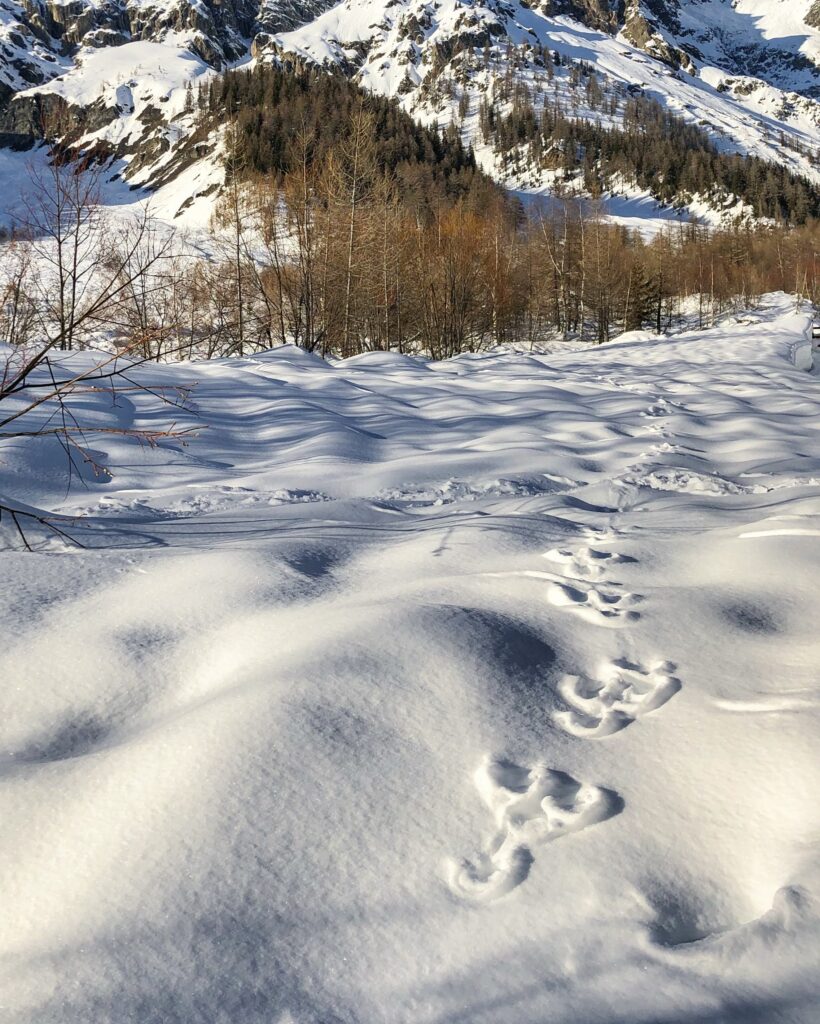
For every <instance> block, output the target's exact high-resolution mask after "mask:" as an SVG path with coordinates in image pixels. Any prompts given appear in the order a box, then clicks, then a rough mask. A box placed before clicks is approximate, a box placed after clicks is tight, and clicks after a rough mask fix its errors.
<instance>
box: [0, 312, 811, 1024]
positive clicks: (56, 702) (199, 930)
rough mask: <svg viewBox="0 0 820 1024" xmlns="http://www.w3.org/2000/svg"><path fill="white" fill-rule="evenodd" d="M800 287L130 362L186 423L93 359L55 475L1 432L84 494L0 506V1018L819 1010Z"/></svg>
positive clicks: (44, 446) (645, 1016) (807, 426)
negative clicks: (564, 345) (608, 339)
mask: <svg viewBox="0 0 820 1024" xmlns="http://www.w3.org/2000/svg"><path fill="white" fill-rule="evenodd" d="M807 322H808V320H807V317H806V316H805V315H804V314H795V313H794V311H793V305H792V304H791V303H790V302H789V301H788V300H786V299H784V298H782V297H781V298H773V299H772V300H770V303H769V306H768V308H764V309H762V310H760V311H758V312H757V313H756V314H754V315H750V316H749V317H748V318H745V319H744V320H743V321H741V322H731V323H729V324H726V325H724V326H721V327H717V328H714V329H713V330H710V331H706V332H703V333H701V334H691V335H684V336H680V337H677V338H674V339H666V338H662V339H659V338H652V337H648V336H646V335H641V336H634V337H631V338H625V339H623V340H622V341H620V342H616V343H613V344H610V345H607V346H604V347H603V348H601V349H596V350H591V351H587V352H578V353H565V354H555V355H552V356H548V355H547V356H536V355H526V354H523V355H510V354H503V353H499V354H488V355H482V356H464V357H461V358H459V359H456V360H453V361H450V362H447V363H438V364H436V363H426V362H423V361H420V360H413V359H410V358H406V357H400V356H396V355H384V354H380V355H376V354H372V355H365V356H359V357H356V358H355V359H351V360H348V361H346V362H343V363H336V364H333V365H328V364H324V363H322V362H321V361H320V360H318V359H317V358H315V357H312V356H310V355H306V354H304V353H301V352H299V351H296V350H292V349H279V350H276V351H273V352H271V353H268V354H265V355H262V356H256V357H253V358H250V359H245V360H228V361H221V362H210V363H202V364H180V365H174V366H172V365H163V366H152V367H145V368H143V369H141V370H139V371H138V372H139V374H140V376H141V377H142V379H144V380H145V381H147V382H150V383H152V384H153V385H171V384H190V383H192V382H196V387H195V389H194V392H193V398H192V401H191V405H190V408H189V410H188V412H184V413H179V412H177V411H175V412H174V417H175V418H176V419H177V420H178V423H179V425H181V426H198V427H199V428H200V433H199V435H198V436H197V437H196V438H193V439H192V440H191V441H190V443H189V444H188V446H186V447H182V446H180V445H179V444H178V443H172V442H169V443H165V444H161V445H160V447H159V448H157V449H155V450H148V449H142V448H139V447H137V446H134V445H131V444H127V443H125V442H123V441H119V440H118V439H117V438H116V437H115V436H114V435H111V434H108V435H104V434H99V433H94V432H93V427H94V426H95V425H96V426H98V427H103V426H112V425H121V426H126V427H127V426H129V425H131V424H137V425H148V424H150V425H152V426H154V427H156V426H158V425H160V424H163V423H166V422H167V421H168V418H169V415H170V414H169V412H168V410H167V409H163V407H162V406H160V405H159V403H158V401H157V399H156V398H154V397H152V396H149V395H137V394H134V393H131V394H129V395H127V396H123V397H122V398H121V399H120V400H119V402H118V403H117V406H116V407H112V405H111V403H110V399H106V397H105V395H104V394H102V393H97V394H96V395H94V396H87V397H86V398H84V399H83V406H82V409H79V408H78V410H77V411H78V413H79V414H80V415H81V417H82V419H83V421H84V422H85V423H86V424H88V425H89V427H90V428H91V433H90V440H91V442H92V443H93V446H94V448H95V449H97V450H98V453H99V455H98V458H99V461H101V462H102V463H104V464H106V465H107V466H108V467H109V473H108V474H107V475H102V476H99V477H96V478H95V477H93V475H92V474H91V473H90V472H87V474H86V475H87V476H88V490H83V489H76V488H75V489H72V491H71V493H70V494H69V495H68V496H66V494H65V476H64V474H63V473H62V472H61V463H60V461H59V458H58V455H59V453H58V452H57V450H56V448H54V449H52V448H51V447H50V445H49V444H48V443H47V442H46V441H41V442H32V441H29V442H19V443H15V444H6V445H5V446H4V450H3V453H2V459H3V461H2V463H1V464H0V492H2V493H6V494H14V495H15V496H16V497H17V499H19V500H20V501H27V502H30V503H32V504H34V505H38V506H40V507H47V508H51V509H54V508H57V507H61V508H63V509H64V510H65V511H67V512H74V513H76V512H77V511H79V510H80V509H84V508H86V509H89V510H90V511H91V514H92V518H91V519H89V520H86V521H84V522H83V523H79V524H76V526H75V532H76V535H77V536H78V537H79V538H81V539H83V541H84V542H85V543H86V544H87V545H88V547H87V549H85V550H78V551H71V550H69V549H67V548H66V546H65V545H64V544H63V543H62V542H60V541H59V540H58V539H56V538H52V539H48V538H45V537H42V538H39V539H38V541H37V543H38V544H41V545H42V550H41V552H40V553H38V554H34V555H26V554H24V553H22V552H15V551H13V550H11V547H12V546H13V545H14V544H15V542H16V541H15V538H14V535H13V532H12V531H11V529H10V528H8V526H7V524H4V529H5V531H6V532H4V533H3V534H2V541H3V543H4V545H5V550H4V551H3V552H2V555H0V558H2V563H3V571H4V580H5V581H6V585H5V586H4V587H3V588H2V590H0V623H2V629H3V633H4V636H5V637H6V641H5V643H4V645H3V649H2V652H0V678H2V680H3V682H4V684H5V685H4V686H3V687H2V688H0V703H1V704H2V708H0V751H2V754H0V761H2V772H1V773H0V821H2V822H3V828H2V830H0V877H2V879H3V895H4V906H3V915H2V918H0V949H2V953H3V956H2V961H0V963H1V964H2V966H1V967H0V971H2V978H1V979H0V991H2V992H3V998H2V1003H3V1010H4V1014H5V1019H8V1020H10V1021H11V1020H13V1021H14V1022H15V1024H35V1022H36V1024H49V1022H55V1024H57V1022H59V1024H74V1022H77V1024H79V1022H81V1021H82V1022H86V1021H112V1022H113V1021H117V1022H119V1021H126V1020H138V1021H140V1024H160V1022H161V1024H206V1022H207V1024H212V1022H223V1021H224V1022H230V1024H329V1022H331V1021H332V1022H334V1024H434V1022H435V1024H445V1022H446V1024H456V1022H459V1024H463V1022H470V1024H524V1022H528V1024H529V1022H532V1024H544V1022H545V1021H549V1022H550V1024H578V1022H581V1021H582V1022H583V1024H604V1022H606V1024H616V1022H617V1024H627V1022H628V1024H650V1022H658V1021H670V1022H671V1021H675V1022H676V1024H678V1022H687V1024H694V1022H696V1021H697V1022H700V1024H707V1022H710V1024H718V1022H721V1024H727V1022H733V1024H750V1022H757V1024H764V1022H765V1024H770V1022H774V1021H777V1022H778V1024H783V1022H789V1024H797V1022H800V1024H815V1022H816V1019H817V1018H816V1007H817V1005H818V999H820V990H818V979H817V974H816V963H817V957H818V953H819V952H820V817H818V807H817V800H816V793H817V788H818V785H819V784H820V766H819V765H818V760H817V750H816V736H817V728H818V722H819V721H820V688H818V678H817V672H816V669H817V659H818V653H820V651H818V639H817V629H816V624H815V623H814V621H813V618H814V617H813V615H812V614H811V610H812V609H813V607H814V605H815V603H816V580H817V576H818V570H820V565H818V543H817V538H818V536H820V426H819V424H820V415H819V414H820V391H818V380H817V378H816V377H812V376H810V375H809V373H807V372H806V368H807V367H808V366H809V365H810V360H811V353H810V342H808V341H807V340H806V326H807ZM88 358H89V356H87V355H78V356H75V357H73V359H72V362H73V364H74V365H75V366H76V364H77V362H78V361H82V360H87V359H88ZM64 525H69V524H64ZM70 528H71V527H70V525H69V529H70Z"/></svg>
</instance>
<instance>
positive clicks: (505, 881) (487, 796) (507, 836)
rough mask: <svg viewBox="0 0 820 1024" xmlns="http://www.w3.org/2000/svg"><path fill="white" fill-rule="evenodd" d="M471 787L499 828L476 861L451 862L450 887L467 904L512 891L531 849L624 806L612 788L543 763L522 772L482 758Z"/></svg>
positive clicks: (529, 859)
mask: <svg viewBox="0 0 820 1024" xmlns="http://www.w3.org/2000/svg"><path fill="white" fill-rule="evenodd" d="M475 783H476V787H477V788H478V791H479V794H480V795H481V798H482V799H483V800H484V802H485V804H486V805H487V806H488V807H489V809H490V810H491V811H492V813H493V816H494V818H495V821H496V825H497V826H498V829H497V831H496V833H495V835H494V836H493V837H492V838H491V839H490V841H489V842H488V843H487V844H486V845H485V848H484V850H483V851H482V852H481V853H480V854H479V855H478V856H477V857H476V858H475V859H473V860H461V861H453V862H451V864H450V867H449V872H448V881H449V883H450V888H451V889H452V891H453V892H454V893H455V894H456V895H457V896H461V897H463V898H466V899H471V900H478V901H488V900H494V899H497V898H498V897H499V896H504V895H505V894H506V893H508V892H511V891H512V890H513V889H514V888H515V887H516V886H518V885H520V884H521V882H523V881H524V879H525V878H526V877H527V875H528V874H529V872H530V867H531V866H532V863H533V859H534V858H533V854H532V849H533V847H536V846H541V845H543V844H545V843H548V842H551V841H552V840H554V839H558V838H560V837H561V836H563V835H567V834H568V833H570V832H579V831H580V830H581V829H584V828H587V827H588V826H589V825H594V824H596V823H597V822H600V821H605V820H606V819H607V818H610V817H612V816H613V815H614V814H617V813H618V811H620V810H621V808H622V806H623V802H622V801H621V798H620V797H619V796H618V795H617V794H616V793H614V792H612V790H608V789H602V788H601V787H599V786H590V785H588V784H586V783H582V782H578V781H576V780H575V779H573V778H572V777H571V776H569V775H567V774H566V773H565V772H560V771H555V770H553V769H552V768H547V767H546V765H543V764H537V765H535V766H534V767H532V768H525V767H522V766H520V765H517V764H515V763H514V762H512V761H506V760H499V759H496V758H487V759H486V760H485V761H484V763H483V764H482V765H481V767H480V768H479V769H478V771H477V772H476V774H475Z"/></svg>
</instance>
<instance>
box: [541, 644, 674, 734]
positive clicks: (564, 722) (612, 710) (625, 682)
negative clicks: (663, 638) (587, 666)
mask: <svg viewBox="0 0 820 1024" xmlns="http://www.w3.org/2000/svg"><path fill="white" fill-rule="evenodd" d="M674 670H675V666H674V665H672V664H671V663H670V662H668V661H662V662H659V663H658V664H657V665H654V666H653V667H652V668H651V669H649V670H644V669H642V668H640V667H639V666H638V665H633V664H631V663H630V662H628V661H615V662H612V663H611V664H610V665H608V666H607V668H606V670H605V671H604V672H603V673H602V674H601V678H600V679H595V680H592V679H584V678H582V677H580V676H564V678H563V679H562V680H561V682H560V683H559V684H558V689H559V692H560V694H561V696H562V697H563V698H564V700H565V701H566V702H567V704H569V705H570V707H571V708H572V710H571V711H556V712H555V713H554V715H553V718H554V719H555V721H556V722H558V724H559V725H560V726H561V727H562V728H563V729H565V730H566V731H567V732H569V733H571V734H572V735H573V736H584V737H587V738H591V739H597V738H599V737H602V736H611V735H612V734H613V733H615V732H620V730H621V729H625V728H626V726H628V725H630V724H631V723H632V722H634V721H635V719H637V718H640V717H641V716H642V715H646V714H649V712H651V711H656V710H657V709H658V708H659V707H662V706H663V705H664V704H665V703H666V702H667V701H668V700H669V699H670V698H671V697H674V695H675V694H676V693H677V692H678V690H679V689H680V687H681V683H680V680H679V679H677V678H676V677H675V676H674V675H673V674H672V673H673V672H674Z"/></svg>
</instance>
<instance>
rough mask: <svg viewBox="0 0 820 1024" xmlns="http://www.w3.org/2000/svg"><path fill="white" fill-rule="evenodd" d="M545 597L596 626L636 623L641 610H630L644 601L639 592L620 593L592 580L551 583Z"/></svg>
mask: <svg viewBox="0 0 820 1024" xmlns="http://www.w3.org/2000/svg"><path fill="white" fill-rule="evenodd" d="M547 600H548V601H549V602H550V604H553V605H555V606H556V607H557V608H563V609H564V610H566V611H568V612H574V613H575V614H576V615H578V616H579V617H580V618H582V619H586V620H587V621H588V622H592V623H594V624H595V625H597V626H610V627H612V626H623V625H626V623H627V622H635V621H636V620H637V619H639V618H640V617H641V616H640V613H639V612H636V611H633V610H632V605H636V604H638V603H639V602H641V601H642V600H643V596H642V595H641V594H629V593H619V592H618V591H617V590H610V589H606V588H603V587H595V586H593V585H592V584H591V583H582V582H580V581H575V582H574V583H573V584H569V583H553V584H551V586H550V588H549V590H548V591H547Z"/></svg>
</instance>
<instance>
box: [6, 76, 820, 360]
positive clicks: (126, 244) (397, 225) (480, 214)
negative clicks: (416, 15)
mask: <svg viewBox="0 0 820 1024" xmlns="http://www.w3.org/2000/svg"><path fill="white" fill-rule="evenodd" d="M259 81H264V79H260V80H259ZM347 118H348V120H347V122H346V123H345V127H344V130H343V131H339V132H338V133H336V134H335V135H334V136H330V137H328V139H327V140H326V141H325V142H323V143H322V144H321V145H320V144H317V139H316V132H315V127H314V126H313V125H312V124H311V123H309V122H304V123H301V124H299V125H298V126H295V127H293V128H292V129H289V131H290V138H289V140H288V142H287V144H286V146H285V147H284V149H283V150H282V156H281V158H280V160H279V163H278V164H277V169H276V171H275V172H274V171H272V170H270V169H269V168H268V169H267V170H260V169H259V168H258V167H257V166H256V164H255V162H254V160H251V159H249V157H248V154H247V150H246V149H245V142H244V141H243V128H242V123H241V121H240V119H239V118H237V119H235V120H234V121H233V122H230V123H229V124H228V126H227V128H226V129H225V130H224V141H225V150H226V154H227V156H226V184H225V187H224V190H223V194H222V196H221V198H220V200H219V202H218V204H217V206H216V209H215V213H214V218H213V222H212V225H211V237H210V240H209V241H207V242H206V243H205V244H204V245H203V244H202V240H200V241H199V243H198V245H197V247H196V248H194V247H192V246H187V245H185V244H184V242H181V241H180V239H179V238H178V237H174V236H173V235H172V234H171V233H170V232H169V231H168V230H167V229H165V228H163V227H162V226H161V225H159V224H156V223H154V222H153V221H152V219H151V217H150V214H149V213H148V212H144V214H142V215H140V217H139V218H136V219H131V220H129V221H128V222H123V221H122V218H121V217H120V219H118V220H116V221H115V220H114V219H113V218H115V217H117V214H116V213H115V212H112V211H110V210H106V209H105V208H104V207H103V206H102V204H101V201H100V197H99V184H100V182H101V181H102V176H103V175H104V173H105V167H104V165H101V164H95V163H93V162H92V161H86V162H85V163H83V162H82V161H81V162H73V163H72V162H70V161H69V160H68V158H67V156H66V155H65V154H57V155H55V158H54V160H53V161H52V163H51V165H50V166H49V167H48V168H46V170H44V171H43V172H41V173H39V174H35V175H34V176H33V178H32V185H33V191H32V193H31V195H30V197H29V201H28V217H27V223H26V224H24V225H22V226H21V229H20V231H19V232H18V234H17V237H15V238H14V239H13V240H12V241H11V242H10V243H7V244H6V247H5V251H4V254H3V259H2V261H1V262H0V340H5V341H7V342H10V343H11V344H12V345H16V346H30V345H35V346H36V345H37V344H40V343H41V342H42V340H43V339H46V341H47V344H48V346H49V349H53V348H60V349H71V348H83V347H86V346H88V345H90V344H98V343H99V342H100V341H101V340H102V341H105V343H106V344H111V343H113V344H114V345H116V346H119V348H120V349H126V350H128V351H129V352H132V353H138V354H139V356H140V357H141V358H152V359H163V358H172V357H179V356H180V355H182V356H188V357H214V356H225V355H234V354H238V355H243V354H247V353H249V352H252V351H255V350H259V349H263V348H269V347H272V346H275V345H279V344H285V343H293V344H296V345H299V346H301V347H303V348H305V349H308V350H310V351H316V352H319V353H321V354H323V355H328V354H336V355H341V356H350V355H354V354H356V353H359V352H362V351H367V350H374V349H377V350H390V351H396V352H402V353H420V354H425V355H428V356H431V357H433V358H446V357H448V356H452V355H455V354H457V353H459V352H464V351H477V350H480V349H485V348H487V347H490V346H493V345H497V344H517V345H522V344H523V345H530V346H532V345H538V344H540V343H542V342H544V341H547V340H549V339H552V338H555V337H564V338H569V337H576V338H580V339H583V340H587V341H590V342H605V341H607V340H609V339H610V338H611V337H613V336H615V335H617V334H619V333H621V332H623V331H629V330H635V329H639V328H647V329H651V330H653V331H656V332H662V331H665V330H669V329H671V328H673V327H675V326H676V325H677V324H679V323H680V322H681V321H682V316H683V314H684V312H688V313H689V314H690V315H691V312H692V310H693V309H694V311H695V313H696V315H697V318H698V322H699V323H700V325H708V324H710V323H712V322H714V320H715V318H717V317H718V316H720V315H721V314H722V313H724V312H725V311H726V310H728V309H731V308H733V307H741V306H748V305H750V304H753V303H754V302H755V301H756V299H757V298H758V297H759V296H760V295H761V294H763V293H765V292H767V291H772V290H778V289H780V290H784V291H787V292H793V293H796V294H799V295H801V296H803V297H804V298H806V299H808V300H810V301H817V300H818V299H820V276H818V270H820V268H818V262H817V256H816V253H818V252H820V223H818V222H817V221H814V220H808V221H807V222H806V223H805V224H804V225H801V226H799V227H791V228H789V227H786V226H785V225H780V226H776V225H771V224H770V225H756V226H754V225H752V224H750V223H748V222H745V223H738V224H736V225H735V226H734V227H732V228H727V229H723V230H719V231H715V230H709V229H707V228H705V227H703V226H701V225H698V224H696V223H674V224H673V225H672V226H670V227H669V228H668V229H667V230H665V231H662V232H660V233H658V234H657V235H656V236H655V237H654V238H652V239H647V238H644V237H643V236H642V235H641V234H640V233H636V232H633V231H630V230H627V229H626V228H624V227H622V226H618V225H616V224H613V223H611V222H610V221H608V220H607V218H606V217H605V215H604V211H603V209H602V207H601V206H600V204H598V203H596V202H594V201H589V200H584V199H579V198H577V197H572V196H563V197H562V196H560V195H557V196H555V197H553V198H551V199H550V200H549V202H548V203H545V204H544V205H542V206H540V207H539V206H536V207H531V208H529V209H524V208H523V207H522V206H521V205H520V203H518V202H516V201H514V200H511V199H510V198H509V197H508V196H506V195H505V194H504V193H503V192H501V190H499V189H498V188H496V187H495V186H493V185H492V184H491V183H488V182H487V181H486V179H485V178H484V177H483V175H481V174H480V173H479V172H477V171H473V173H472V179H471V184H470V185H469V187H467V188H466V189H464V190H462V189H461V188H460V187H459V188H456V189H451V188H450V187H449V185H448V175H447V174H446V173H444V170H443V168H441V167H440V168H439V171H435V170H432V169H431V170H430V171H429V173H430V174H431V175H433V178H432V179H431V180H435V175H436V174H437V173H439V174H440V177H439V178H438V181H439V185H438V187H436V188H433V187H432V186H431V188H430V193H429V194H428V195H426V196H425V197H424V201H423V202H419V201H417V197H416V196H415V194H414V193H412V192H410V193H409V194H408V192H407V191H406V189H405V179H404V178H403V176H402V174H403V172H402V168H403V167H405V166H406V165H407V163H408V161H406V160H404V159H402V160H400V161H398V162H394V163H391V162H390V161H389V160H387V159H386V157H385V140H384V139H383V138H382V137H381V136H380V132H379V124H380V122H379V120H378V118H379V115H378V112H377V111H374V110H373V109H370V108H369V107H368V106H367V104H365V103H358V104H354V105H353V106H352V107H351V108H350V109H349V110H348V114H347ZM434 134H436V133H434ZM439 141H440V143H441V147H442V148H441V150H440V152H441V153H446V151H447V147H448V145H449V143H448V141H447V138H446V137H443V138H441V137H440V138H439ZM430 145H431V147H432V152H433V155H434V156H435V153H436V149H435V147H433V143H432V140H430ZM462 160H464V161H466V162H465V163H463V164H462V166H461V167H458V166H457V165H458V164H459V161H462ZM440 163H445V161H441V162H440ZM430 166H431V167H435V166H436V161H435V160H434V161H433V162H432V165H430ZM448 166H451V167H454V168H455V170H454V172H453V173H454V174H455V175H456V176H458V175H460V174H462V172H463V171H464V170H465V169H469V167H470V155H469V153H468V152H467V151H464V150H461V151H458V150H457V151H456V156H454V157H452V158H451V161H450V163H449V164H448ZM425 173H427V172H425ZM203 250H204V254H203Z"/></svg>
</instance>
